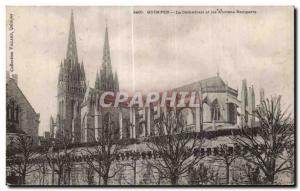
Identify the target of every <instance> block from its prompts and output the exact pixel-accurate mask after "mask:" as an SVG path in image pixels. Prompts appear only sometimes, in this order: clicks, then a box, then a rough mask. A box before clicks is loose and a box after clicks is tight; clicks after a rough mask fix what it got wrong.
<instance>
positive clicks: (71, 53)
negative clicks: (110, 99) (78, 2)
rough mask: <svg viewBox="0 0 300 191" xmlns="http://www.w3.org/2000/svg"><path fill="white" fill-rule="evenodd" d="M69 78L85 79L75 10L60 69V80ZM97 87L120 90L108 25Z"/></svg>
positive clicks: (74, 79)
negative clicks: (78, 46) (76, 28)
mask: <svg viewBox="0 0 300 191" xmlns="http://www.w3.org/2000/svg"><path fill="white" fill-rule="evenodd" d="M69 80H72V81H85V71H84V65H83V62H81V64H80V63H79V62H78V54H77V45H76V35H75V25H74V14H73V10H72V12H71V19H70V29H69V37H68V45H67V54H66V59H65V60H64V61H63V62H62V63H61V65H60V71H59V81H69ZM95 89H98V90H103V91H119V80H118V75H117V73H115V74H113V71H112V66H111V59H110V47H109V38H108V28H107V25H106V27H105V37H104V46H103V56H102V66H101V69H100V73H98V72H97V76H96V81H95Z"/></svg>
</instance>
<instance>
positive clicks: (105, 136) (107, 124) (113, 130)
mask: <svg viewBox="0 0 300 191" xmlns="http://www.w3.org/2000/svg"><path fill="white" fill-rule="evenodd" d="M111 118H112V116H111V113H109V112H108V113H106V115H105V116H104V118H103V123H102V124H103V127H102V129H101V131H100V132H99V136H98V137H97V139H95V140H94V141H95V144H94V146H87V147H86V148H84V149H82V152H81V154H82V156H83V157H85V156H86V155H89V156H92V157H90V158H89V157H86V161H87V164H88V165H89V166H90V167H91V168H92V169H94V170H95V171H96V172H97V173H98V175H99V182H98V183H99V185H100V182H101V179H100V178H102V180H103V184H104V185H107V184H108V179H109V178H112V177H114V176H115V175H116V174H117V173H118V171H119V170H118V169H114V171H113V172H112V171H111V170H112V168H111V167H112V164H113V161H114V160H116V158H117V154H118V152H119V151H120V149H121V147H122V144H121V143H120V140H118V138H117V136H116V135H117V132H118V131H119V130H118V128H117V124H116V123H115V122H114V121H113V120H112V119H111Z"/></svg>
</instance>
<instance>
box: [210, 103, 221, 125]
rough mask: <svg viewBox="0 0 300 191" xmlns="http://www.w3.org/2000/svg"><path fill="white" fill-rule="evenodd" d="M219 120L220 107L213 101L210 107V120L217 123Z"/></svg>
mask: <svg viewBox="0 0 300 191" xmlns="http://www.w3.org/2000/svg"><path fill="white" fill-rule="evenodd" d="M220 118H221V112H220V105H219V104H218V101H217V100H215V101H214V102H213V103H212V107H211V120H212V121H219V120H220Z"/></svg>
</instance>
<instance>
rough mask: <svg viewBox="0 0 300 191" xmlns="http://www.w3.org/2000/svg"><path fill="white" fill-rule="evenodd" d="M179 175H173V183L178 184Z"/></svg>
mask: <svg viewBox="0 0 300 191" xmlns="http://www.w3.org/2000/svg"><path fill="white" fill-rule="evenodd" d="M178 179H179V177H178V176H177V175H171V184H172V185H177V184H178Z"/></svg>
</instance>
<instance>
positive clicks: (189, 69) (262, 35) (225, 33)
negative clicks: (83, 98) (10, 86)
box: [6, 6, 294, 135]
mask: <svg viewBox="0 0 300 191" xmlns="http://www.w3.org/2000/svg"><path fill="white" fill-rule="evenodd" d="M72 9H73V12H74V22H75V31H76V39H77V49H78V58H79V60H80V61H81V60H82V61H83V63H84V66H85V72H86V77H87V83H88V84H89V85H90V86H92V87H93V86H94V82H95V77H96V72H97V70H99V69H100V66H101V60H102V51H103V44H104V33H105V26H106V24H107V26H108V32H109V43H110V51H111V60H112V67H113V71H116V72H117V73H118V77H119V83H120V89H121V91H128V92H133V91H142V92H143V93H147V92H149V91H164V90H168V89H171V88H175V87H178V86H181V85H185V84H188V83H192V82H195V81H199V80H202V79H205V78H208V77H212V76H216V75H217V72H218V71H219V73H220V76H221V77H222V79H223V80H224V81H225V82H227V83H228V84H229V86H231V87H232V88H235V89H238V90H241V85H242V82H241V81H242V80H243V79H247V83H248V86H251V85H253V86H254V89H255V93H256V99H258V97H259V89H260V88H264V89H265V94H266V96H267V97H269V96H272V95H279V94H280V95H282V96H283V97H282V99H283V103H284V104H285V105H290V106H291V107H292V108H293V107H294V29H293V23H294V20H293V18H294V16H293V8H292V7H223V8H222V9H223V10H230V11H232V10H252V11H253V10H254V11H256V13H255V14H238V13H235V14H225V13H223V14H180V15H179V14H147V11H148V10H170V11H182V10H186V11H189V10H197V11H204V12H205V11H213V10H216V9H220V7H219V8H218V7H38V6H37V7H8V8H7V13H6V14H7V26H8V23H9V17H8V16H9V14H11V13H12V14H13V15H14V23H13V24H14V28H15V32H14V47H13V48H14V49H13V51H14V68H15V70H14V72H13V73H16V74H18V85H19V87H20V89H21V90H22V91H23V93H24V94H25V96H26V97H27V99H28V100H29V102H30V103H31V104H32V106H33V108H34V109H35V110H36V112H38V113H40V115H41V116H40V130H39V134H40V135H42V134H43V132H44V131H45V130H49V118H50V115H52V116H56V113H57V107H56V101H57V100H56V94H57V80H58V69H59V65H60V62H61V60H63V59H64V58H65V57H66V51H67V50H66V48H67V39H68V32H69V25H70V14H71V10H72ZM134 10H135V11H143V14H133V11H134ZM7 30H9V29H8V28H7ZM8 34H9V31H8V32H7V44H8V42H9V35H8ZM7 46H8V45H7ZM7 50H8V49H7ZM8 54H9V51H7V55H8ZM7 58H8V57H7ZM8 63H9V59H7V70H8V69H9V67H8ZM239 93H240V91H239Z"/></svg>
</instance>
